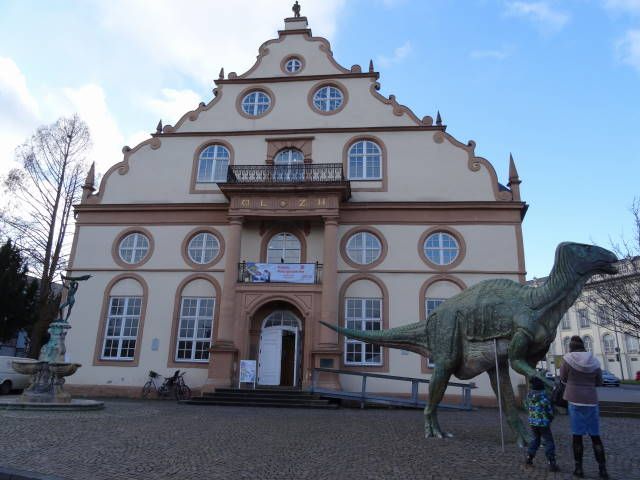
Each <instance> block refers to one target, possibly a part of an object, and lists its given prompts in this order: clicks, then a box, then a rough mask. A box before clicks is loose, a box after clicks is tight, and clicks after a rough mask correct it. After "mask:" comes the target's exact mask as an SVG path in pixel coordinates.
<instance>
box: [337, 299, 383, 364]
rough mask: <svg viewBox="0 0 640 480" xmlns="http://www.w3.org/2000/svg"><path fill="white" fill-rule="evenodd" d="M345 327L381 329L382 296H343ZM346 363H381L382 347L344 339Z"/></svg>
mask: <svg viewBox="0 0 640 480" xmlns="http://www.w3.org/2000/svg"><path fill="white" fill-rule="evenodd" d="M344 311H345V320H346V327H347V328H352V329H355V330H365V331H370V330H381V329H382V298H345V307H344ZM344 363H345V364H346V365H382V348H381V347H380V346H379V345H373V344H370V343H364V342H362V341H360V340H353V339H351V338H346V339H345V362H344Z"/></svg>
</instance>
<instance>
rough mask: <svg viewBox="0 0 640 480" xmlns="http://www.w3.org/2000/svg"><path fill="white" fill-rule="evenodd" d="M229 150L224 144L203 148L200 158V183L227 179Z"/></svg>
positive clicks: (218, 181)
mask: <svg viewBox="0 0 640 480" xmlns="http://www.w3.org/2000/svg"><path fill="white" fill-rule="evenodd" d="M229 157H230V155H229V150H228V149H227V147H225V146H223V145H217V144H216V145H209V146H208V147H207V148H205V149H204V150H202V152H201V153H200V157H199V160H198V183H221V182H226V181H227V169H228V167H229Z"/></svg>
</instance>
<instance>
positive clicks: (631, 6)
mask: <svg viewBox="0 0 640 480" xmlns="http://www.w3.org/2000/svg"><path fill="white" fill-rule="evenodd" d="M604 6H605V8H607V9H609V10H613V11H618V12H622V13H631V14H633V15H640V0H604Z"/></svg>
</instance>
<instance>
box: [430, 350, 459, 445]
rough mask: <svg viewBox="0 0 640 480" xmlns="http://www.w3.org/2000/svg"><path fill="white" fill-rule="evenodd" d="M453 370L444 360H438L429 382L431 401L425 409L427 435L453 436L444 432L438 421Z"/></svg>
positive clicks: (438, 436)
mask: <svg viewBox="0 0 640 480" xmlns="http://www.w3.org/2000/svg"><path fill="white" fill-rule="evenodd" d="M451 373H452V370H451V368H449V367H448V366H447V365H446V364H445V363H444V362H437V363H436V366H435V368H434V370H433V374H432V375H431V381H430V382H429V403H428V404H427V406H426V408H425V409H424V430H425V437H426V438H429V437H436V438H445V437H452V436H453V435H451V434H450V433H447V432H443V431H442V430H441V429H440V425H439V423H438V415H437V409H438V404H439V403H440V402H441V401H442V397H444V392H445V390H446V389H447V383H448V382H449V378H450V377H451Z"/></svg>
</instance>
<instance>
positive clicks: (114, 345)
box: [96, 274, 147, 364]
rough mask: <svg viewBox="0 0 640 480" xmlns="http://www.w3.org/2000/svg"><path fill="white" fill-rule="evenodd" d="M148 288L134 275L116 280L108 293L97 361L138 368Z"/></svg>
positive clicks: (106, 293)
mask: <svg viewBox="0 0 640 480" xmlns="http://www.w3.org/2000/svg"><path fill="white" fill-rule="evenodd" d="M146 296H147V286H146V284H145V283H144V280H143V279H142V278H141V277H139V276H137V275H132V274H126V275H122V276H120V277H116V278H115V279H113V280H112V281H111V282H110V283H109V285H107V287H106V289H105V298H104V304H103V317H102V319H101V322H103V323H102V324H101V326H100V328H99V331H98V334H99V336H100V340H99V342H98V343H97V348H98V349H99V350H98V351H97V352H96V361H97V362H98V363H101V362H105V363H101V364H107V363H111V362H127V363H129V364H131V363H130V362H133V364H137V361H138V357H139V353H140V349H139V348H138V346H139V341H140V339H139V336H140V332H141V330H142V325H143V323H144V313H145V303H146V299H145V298H146Z"/></svg>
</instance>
